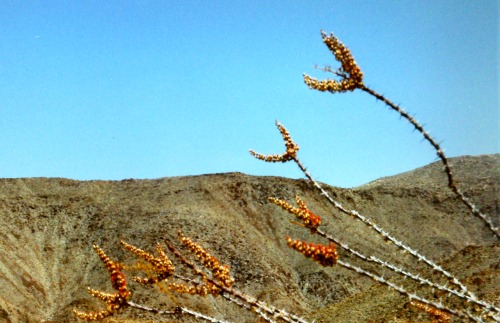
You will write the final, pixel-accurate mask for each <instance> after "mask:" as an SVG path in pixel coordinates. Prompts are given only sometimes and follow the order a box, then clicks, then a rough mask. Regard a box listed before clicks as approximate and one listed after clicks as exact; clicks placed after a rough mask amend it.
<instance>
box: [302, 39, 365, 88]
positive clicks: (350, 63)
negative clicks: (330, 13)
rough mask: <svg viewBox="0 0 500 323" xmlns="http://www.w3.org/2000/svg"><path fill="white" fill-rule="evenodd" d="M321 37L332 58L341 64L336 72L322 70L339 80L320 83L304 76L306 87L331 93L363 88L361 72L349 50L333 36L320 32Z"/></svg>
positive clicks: (326, 69) (328, 69)
mask: <svg viewBox="0 0 500 323" xmlns="http://www.w3.org/2000/svg"><path fill="white" fill-rule="evenodd" d="M321 37H322V38H323V42H324V43H325V45H326V46H327V47H328V49H329V50H330V51H331V52H332V54H333V56H335V59H336V60H337V61H338V62H340V64H341V67H340V68H338V69H337V70H332V69H331V68H330V67H326V68H323V70H324V71H326V72H331V73H333V74H335V75H337V76H339V77H340V80H339V81H337V80H331V79H327V80H321V81H320V80H318V79H316V78H313V77H311V76H309V75H307V74H304V82H305V83H306V84H307V86H308V87H309V88H310V89H314V90H318V91H321V92H325V91H328V92H332V93H335V92H346V91H354V90H355V89H359V88H363V87H364V85H363V72H362V71H361V69H360V68H359V66H358V64H357V63H356V61H355V60H354V57H353V56H352V54H351V51H350V50H349V48H348V47H347V46H345V45H344V44H342V42H340V41H339V39H338V38H337V37H335V36H334V35H333V34H330V35H327V34H326V33H325V32H324V31H321Z"/></svg>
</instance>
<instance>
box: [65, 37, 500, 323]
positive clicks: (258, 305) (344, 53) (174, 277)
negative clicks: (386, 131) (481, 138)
mask: <svg viewBox="0 0 500 323" xmlns="http://www.w3.org/2000/svg"><path fill="white" fill-rule="evenodd" d="M322 38H323V42H324V43H325V44H326V45H327V47H328V48H329V50H330V51H331V52H332V53H333V55H334V57H335V59H336V60H337V61H338V62H340V64H341V67H340V68H339V69H337V70H333V69H331V68H323V70H325V71H327V72H331V73H333V74H334V75H336V76H337V77H338V78H339V80H330V79H328V80H323V81H319V80H317V79H315V78H312V77H310V76H308V75H304V81H305V83H306V84H307V85H308V86H309V87H310V88H311V89H315V90H319V91H323V92H324V91H328V92H331V93H337V92H346V91H354V90H356V89H359V90H362V91H364V92H366V93H369V94H370V95H373V96H374V97H376V98H377V99H379V100H381V101H383V102H384V103H385V104H386V105H388V106H389V107H390V108H391V109H393V110H395V111H397V112H398V113H399V114H400V115H401V116H402V117H403V118H405V119H406V120H408V121H409V122H410V123H411V124H412V125H413V126H414V127H415V128H416V129H417V130H418V131H419V132H420V133H421V134H422V135H423V137H424V138H425V140H427V141H428V142H429V143H430V144H431V145H432V146H433V147H434V148H435V149H436V153H437V155H438V157H439V158H440V159H441V161H442V163H443V164H444V169H445V173H446V175H447V178H448V187H449V188H450V189H451V190H452V191H453V192H454V194H455V195H456V196H457V198H458V199H459V200H460V201H461V202H462V203H464V204H465V205H467V207H468V208H469V209H470V211H471V213H472V214H473V215H476V216H478V217H479V219H481V221H483V223H485V224H486V225H487V227H488V228H489V230H490V231H491V232H492V234H493V235H494V236H495V237H496V238H498V237H499V232H498V228H497V227H496V226H495V225H494V223H493V221H492V219H491V218H490V217H489V216H487V215H486V214H484V213H483V212H481V211H480V210H479V209H478V208H477V207H476V206H475V205H474V204H473V203H472V202H471V201H470V200H469V199H468V198H466V197H465V195H464V194H463V193H462V191H461V189H459V188H458V185H457V183H456V181H455V179H454V176H453V174H452V171H451V167H450V165H449V162H448V159H447V157H446V156H445V155H444V153H443V150H442V149H441V147H440V146H439V144H438V143H437V142H436V141H435V140H434V139H433V138H432V137H431V136H430V135H429V133H428V132H427V131H426V130H425V129H424V128H423V127H422V126H421V125H420V124H419V123H418V122H417V121H416V120H415V119H414V118H413V117H411V115H409V114H408V113H407V112H405V111H404V110H403V109H402V108H400V107H399V106H397V105H395V104H393V103H392V102H391V101H390V100H388V99H387V98H385V97H384V96H382V95H380V94H378V93H377V92H375V91H373V90H371V89H369V88H367V87H366V86H365V85H364V83H363V72H362V71H361V69H360V67H359V66H358V64H357V63H356V61H355V60H354V58H353V55H352V54H351V52H350V50H349V49H348V48H347V47H346V46H345V45H343V44H342V43H341V42H340V41H339V40H338V39H337V38H336V37H335V36H333V35H327V34H325V33H323V32H322ZM276 125H277V127H278V130H279V132H280V133H281V135H282V137H283V140H284V143H285V147H286V149H285V151H284V152H283V153H281V154H274V155H265V154H260V153H256V152H254V151H253V150H251V151H250V153H251V154H252V155H253V156H254V157H256V158H257V159H260V160H263V161H265V162H274V163H275V162H294V163H295V164H297V166H298V167H299V168H300V169H301V171H302V172H303V173H304V175H305V176H306V177H307V178H308V179H309V180H310V181H311V183H313V185H314V187H315V188H316V189H317V190H318V193H319V194H320V195H321V196H322V197H324V198H325V199H326V201H328V203H330V204H331V205H332V207H333V208H334V209H336V210H339V211H340V212H342V213H344V214H346V215H348V216H349V218H350V219H355V220H357V221H360V222H362V223H363V224H365V225H366V226H367V227H368V228H369V229H370V230H371V231H373V232H374V233H375V234H376V235H377V236H379V237H380V238H381V239H380V241H381V243H384V244H385V243H386V242H387V241H389V242H391V243H392V244H393V245H394V246H395V247H397V248H399V249H401V250H403V251H404V252H405V253H406V254H409V255H410V256H411V257H414V263H424V264H425V265H426V266H428V267H429V269H430V270H431V271H432V272H434V273H438V274H439V275H440V276H441V278H440V279H436V278H435V277H434V276H433V278H430V277H424V276H422V275H421V274H420V273H419V272H418V271H415V268H411V267H410V268H407V267H404V266H403V265H402V263H403V262H394V261H390V260H388V259H383V257H378V256H374V255H370V254H366V253H365V252H363V251H362V250H359V249H358V248H357V247H355V246H354V247H353V246H349V245H348V244H347V243H345V242H344V241H343V240H342V239H341V238H338V237H337V236H336V235H335V234H333V233H331V232H327V230H328V229H324V228H323V226H324V225H323V224H322V223H323V221H322V218H321V216H320V215H318V214H315V213H313V212H312V211H311V210H310V209H309V208H308V206H307V205H306V202H305V201H303V200H302V199H301V198H300V197H299V196H298V195H296V196H295V203H296V206H294V205H292V204H291V203H290V202H288V201H286V200H285V199H280V198H277V197H269V202H270V203H274V204H276V205H277V206H279V207H280V208H282V209H283V210H285V211H287V212H288V213H290V214H292V215H294V216H295V217H296V219H297V220H298V223H297V224H299V225H300V226H302V227H305V228H307V229H308V230H309V231H310V232H311V234H312V235H318V236H320V237H322V238H323V239H325V241H326V243H325V244H321V243H320V244H318V243H309V242H305V241H301V240H296V239H293V238H291V237H287V238H286V240H287V244H288V246H289V247H290V248H292V249H294V250H296V251H298V252H300V253H302V254H303V255H304V256H305V257H307V258H310V259H312V260H313V261H315V262H317V263H318V264H319V265H320V266H323V267H335V266H341V267H343V268H347V269H348V270H352V271H354V272H356V273H358V274H360V275H363V276H367V277H369V278H370V279H372V280H374V281H375V282H377V283H380V284H384V285H386V286H388V287H389V288H390V289H393V290H395V291H397V292H399V293H401V294H403V295H405V296H407V297H408V298H409V304H410V305H411V306H413V307H414V308H417V309H419V310H422V311H423V312H425V313H427V314H428V315H429V316H430V317H432V318H433V320H435V321H436V322H449V321H450V320H451V318H452V317H457V318H458V319H460V320H469V321H474V322H484V321H495V322H500V308H499V307H498V306H496V305H495V304H493V303H491V302H488V301H486V300H482V299H479V298H478V297H477V296H476V295H475V294H474V293H473V292H472V291H471V290H470V289H469V288H468V287H467V285H466V284H465V283H463V282H461V281H460V280H459V279H458V278H457V277H456V275H454V274H453V273H452V272H450V271H449V270H448V269H446V268H443V267H442V266H440V265H439V264H437V262H436V261H434V260H433V259H431V258H429V257H428V256H425V255H423V254H422V253H420V252H419V251H417V250H416V249H415V248H413V247H411V246H409V245H408V244H407V243H405V242H404V241H402V240H401V239H399V238H398V237H397V235H395V234H392V233H390V232H388V231H387V230H385V229H384V228H382V227H380V226H379V225H378V224H376V223H375V222H374V221H373V220H371V219H370V218H369V217H368V216H366V215H363V214H361V213H360V212H358V211H356V210H353V209H349V208H347V207H344V206H343V205H342V204H341V203H340V202H338V201H337V200H335V199H334V198H333V197H331V196H330V195H329V193H328V192H327V191H326V190H324V189H323V188H322V187H321V185H320V184H319V183H318V182H317V181H316V180H315V179H314V178H313V177H312V176H311V174H310V173H309V172H308V171H307V170H306V168H305V167H304V165H303V164H302V163H301V161H300V160H299V158H298V151H299V145H298V144H297V143H295V142H294V141H293V140H292V137H291V135H290V133H289V132H288V131H287V129H286V128H285V127H284V126H283V125H282V124H280V123H279V122H276ZM328 231H331V230H328ZM178 236H179V241H180V243H181V245H182V246H184V249H185V251H186V252H184V253H183V252H181V251H180V248H178V247H177V246H176V245H174V243H172V242H171V241H168V240H165V241H164V243H165V245H166V247H167V248H168V250H169V252H170V253H171V254H172V255H173V256H174V257H175V258H176V259H177V262H178V263H179V265H178V266H175V265H174V264H173V262H172V261H171V260H170V258H169V256H168V255H167V253H166V252H165V251H164V249H163V247H162V245H161V244H158V245H157V250H156V255H154V254H152V253H149V252H147V251H144V250H142V249H139V248H137V247H135V246H132V245H130V244H128V243H126V242H124V241H122V245H123V247H124V248H125V249H126V250H128V251H130V252H131V253H133V254H134V255H135V256H136V257H138V258H140V259H142V260H143V261H145V262H146V263H147V264H148V265H143V267H141V268H140V269H142V270H143V271H144V272H145V273H146V277H133V278H132V280H133V281H135V282H136V283H138V284H141V285H153V284H160V283H164V282H168V283H167V285H166V286H167V287H166V288H168V289H169V290H172V291H175V292H178V293H186V294H191V295H198V296H208V295H211V296H213V297H223V298H224V299H226V300H227V301H229V302H232V303H234V304H237V305H238V306H240V307H242V308H243V309H245V310H249V311H252V312H255V313H256V314H257V315H258V316H260V318H262V319H263V320H265V321H267V322H278V321H283V322H306V320H305V319H303V318H301V317H299V316H296V315H293V314H291V313H289V312H287V311H284V310H281V309H277V308H275V307H273V306H271V305H268V304H266V303H264V302H262V301H259V300H258V299H256V298H254V297H252V296H250V295H247V294H245V293H243V292H241V291H239V290H238V289H236V288H235V287H234V285H235V283H236V282H235V281H234V279H233V278H232V276H231V271H230V269H229V267H228V266H227V265H223V264H221V263H220V262H219V260H218V259H217V258H216V257H215V256H213V255H212V254H211V253H209V251H207V250H206V249H205V248H203V247H202V246H201V245H200V244H198V243H196V242H194V241H192V240H191V239H190V238H188V237H186V236H184V235H183V234H182V233H181V232H179V233H178ZM94 249H95V250H96V252H97V254H98V256H99V257H100V259H101V260H102V262H103V263H104V264H105V266H106V268H107V269H108V271H109V273H110V279H111V283H112V287H113V289H114V290H115V291H116V292H114V293H105V292H101V291H97V290H94V289H90V288H89V293H90V294H91V295H92V296H94V297H96V298H97V299H99V300H101V301H102V302H104V303H105V304H106V305H105V308H104V309H102V310H97V311H91V312H82V311H79V310H76V309H75V310H74V313H75V315H76V316H77V317H78V318H80V319H82V320H86V321H93V320H101V319H104V318H106V317H109V316H112V315H115V314H116V313H118V312H120V311H122V310H124V309H126V308H133V309H137V310H142V311H147V312H151V313H154V314H158V315H165V316H167V317H178V316H192V317H195V318H197V319H200V320H206V321H209V322H223V321H221V320H217V319H215V318H213V317H210V316H207V315H205V314H203V313H199V312H197V311H194V310H192V309H189V308H187V307H181V306H177V307H174V308H171V309H158V308H151V307H148V306H145V305H141V304H137V303H135V302H133V301H132V300H131V299H132V296H133V292H132V291H131V290H130V289H129V288H128V287H127V279H128V277H127V276H126V274H125V273H124V272H125V270H126V268H125V267H124V265H122V264H120V263H118V262H115V261H113V260H111V259H110V258H109V257H108V256H107V255H106V254H105V253H104V251H103V250H102V249H101V248H100V247H98V246H94ZM185 254H188V255H189V254H192V255H194V258H195V259H196V260H197V262H198V263H199V264H201V265H202V266H199V265H197V264H195V262H193V261H192V260H191V259H190V258H189V256H186V255H185ZM401 257H403V256H401ZM412 259H413V258H412ZM355 261H356V262H355ZM360 264H361V265H360ZM377 269H383V270H388V271H390V272H393V273H395V274H397V275H401V276H402V277H404V278H408V279H407V280H406V281H414V282H416V285H417V286H423V287H427V288H428V289H431V290H438V291H440V292H442V293H443V294H444V295H446V296H444V297H441V298H440V299H439V300H435V299H433V298H429V297H427V296H426V294H425V293H421V290H420V287H419V288H415V284H413V285H412V284H411V283H406V284H401V283H395V282H394V281H393V280H392V279H389V278H386V277H384V276H383V275H380V274H379V273H378V270H377ZM332 270H335V269H333V268H332ZM443 280H444V281H446V283H442V281H443ZM162 286H165V285H162ZM164 288H165V287H164ZM452 300H454V301H452ZM457 300H458V301H457ZM457 304H460V305H457Z"/></svg>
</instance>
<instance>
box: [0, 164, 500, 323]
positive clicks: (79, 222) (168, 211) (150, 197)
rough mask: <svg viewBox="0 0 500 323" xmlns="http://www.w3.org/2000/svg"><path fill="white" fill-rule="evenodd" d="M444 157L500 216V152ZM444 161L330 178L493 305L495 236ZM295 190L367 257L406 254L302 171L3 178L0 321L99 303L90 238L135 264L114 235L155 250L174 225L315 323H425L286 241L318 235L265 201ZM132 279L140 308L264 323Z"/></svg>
mask: <svg viewBox="0 0 500 323" xmlns="http://www.w3.org/2000/svg"><path fill="white" fill-rule="evenodd" d="M451 163H452V167H453V169H454V173H455V176H456V178H457V180H458V181H459V184H460V187H461V188H462V189H463V190H464V191H465V192H467V195H468V196H470V197H471V198H472V199H473V200H474V201H475V202H476V204H477V205H478V206H479V207H480V208H481V209H482V210H483V211H484V212H486V213H487V214H489V215H491V216H492V217H493V218H494V221H495V223H496V224H497V225H498V224H500V212H499V210H500V204H499V186H500V167H499V165H500V164H499V163H500V155H484V156H479V157H468V156H464V157H459V158H454V159H452V160H451ZM441 169H442V166H441V164H439V163H433V164H430V165H428V166H426V167H422V168H419V169H416V170H414V171H411V172H408V173H404V174H400V175H397V176H392V177H387V178H382V179H379V180H376V181H374V182H371V183H368V184H366V185H363V186H360V187H357V188H352V189H340V188H336V187H328V186H326V187H327V190H328V191H329V192H330V194H331V195H332V196H333V197H335V198H336V199H338V201H340V202H341V203H342V204H343V205H344V206H346V207H349V208H352V209H356V210H358V211H359V212H360V213H362V214H364V215H366V216H369V217H371V218H372V219H373V220H374V221H375V222H376V223H378V224H379V225H380V226H381V227H384V228H385V229H386V230H387V231H389V232H391V233H392V234H393V235H394V236H396V237H398V238H399V239H401V240H403V241H406V242H407V243H408V244H409V245H410V246H413V247H414V248H415V249H418V250H420V251H421V252H422V253H423V254H425V255H427V256H428V257H429V258H432V259H434V260H436V261H438V262H439V263H440V264H442V265H443V266H444V267H445V268H447V269H448V270H449V271H451V272H452V273H454V274H456V275H457V276H458V277H459V278H461V279H462V280H463V281H464V282H465V283H466V284H467V285H468V286H469V287H470V288H471V290H473V291H475V292H476V294H477V295H478V296H479V297H481V298H484V299H487V300H490V301H492V302H495V303H496V305H497V306H500V244H499V243H498V241H495V239H494V238H493V237H492V235H491V232H490V231H489V230H487V229H486V228H485V226H484V225H483V224H482V222H480V221H479V220H478V219H477V218H474V217H472V216H471V215H470V214H469V212H468V211H467V209H466V207H465V206H464V205H463V204H461V203H460V202H458V201H457V200H456V198H455V197H454V195H453V194H452V193H451V192H450V191H449V190H448V189H447V187H446V178H445V175H444V174H443V173H442V172H441ZM295 193H298V194H299V195H300V196H301V197H302V199H303V200H305V201H306V202H307V204H308V206H309V208H310V209H311V210H312V211H314V212H315V213H317V214H319V215H321V216H322V217H323V220H324V221H323V222H324V225H323V228H324V230H325V231H327V232H329V233H330V234H331V235H333V236H336V237H339V238H340V239H342V240H343V241H345V242H346V243H348V244H349V245H352V246H356V247H357V248H359V249H361V250H363V251H364V252H366V253H368V254H374V255H379V256H380V257H385V259H393V260H398V259H401V261H402V262H403V263H410V264H411V263H414V261H413V260H412V259H411V258H410V257H408V256H407V255H403V254H402V253H401V252H400V251H397V250H395V249H393V246H391V245H389V244H387V243H384V242H381V239H380V238H379V237H378V236H376V235H374V234H373V233H372V232H371V231H370V230H368V229H367V228H366V227H365V226H364V225H362V224H361V223H358V222H357V221H355V220H354V219H351V218H348V217H347V216H345V215H343V214H340V213H339V212H337V211H335V210H332V209H331V207H330V206H329V205H328V204H327V203H326V202H325V201H324V200H322V198H321V197H320V196H319V194H318V193H317V192H316V191H315V190H314V188H313V187H312V186H311V185H310V183H308V181H306V180H302V179H299V180H293V179H287V178H279V177H255V176H248V175H245V174H241V173H228V174H211V175H200V176H188V177H172V178H161V179H155V180H134V179H130V180H122V181H74V180H69V179H61V178H23V179H0V233H1V237H2V238H1V239H0V322H74V321H76V319H75V318H74V316H73V314H72V312H71V310H72V309H73V308H79V309H82V310H85V309H89V308H92V309H96V308H98V307H99V306H102V305H100V304H99V303H98V302H96V301H95V300H93V299H92V298H91V297H90V296H89V295H88V293H87V292H86V289H87V287H88V286H90V287H93V288H97V289H101V290H107V291H112V288H111V285H110V282H109V275H108V273H107V271H106V270H105V268H104V266H103V265H102V263H101V262H100V260H99V258H98V257H97V256H96V255H95V253H94V251H93V249H92V244H93V243H96V244H98V245H100V246H101V247H102V248H103V249H104V250H105V251H106V252H107V253H108V255H109V256H110V257H111V258H113V259H117V260H120V261H123V262H125V263H126V264H127V265H128V266H129V268H133V266H134V264H135V261H136V259H135V258H134V257H133V256H132V255H131V254H130V253H128V252H126V251H124V250H123V249H122V248H121V246H120V243H119V241H120V239H123V240H125V241H127V242H129V243H131V244H134V245H136V246H139V247H142V248H144V249H147V250H153V249H154V246H155V243H156V242H161V241H162V239H163V238H164V237H167V238H169V239H170V240H172V241H176V236H177V230H182V232H183V233H184V234H185V235H187V236H189V237H191V238H192V239H193V240H196V241H198V242H199V243H201V244H202V245H203V246H205V247H207V248H208V249H209V250H211V251H212V252H213V254H215V255H216V256H217V257H218V259H219V260H220V261H222V262H224V263H227V264H229V265H230V267H231V270H232V273H233V275H234V277H235V279H236V283H235V287H236V288H238V289H240V290H241V291H243V292H245V293H248V294H251V295H253V296H255V297H257V298H258V299H260V300H262V301H266V302H268V303H271V304H273V305H275V306H277V307H280V308H283V309H286V310H287V311H290V312H292V313H295V314H297V315H301V316H303V317H305V318H307V319H309V320H310V321H313V320H316V322H368V321H370V322H384V321H393V322H410V321H412V322H415V321H422V322H425V321H429V317H427V316H426V315H425V314H423V313H422V312H419V311H418V310H415V309H413V308H410V307H409V306H408V304H407V301H408V300H407V299H405V298H404V297H402V296H400V295H399V294H398V293H396V292H394V291H388V290H387V288H386V287H384V286H380V285H378V284H375V283H374V282H373V281H372V280H370V279H368V278H365V277H361V276H359V275H358V274H356V273H354V272H351V271H348V270H346V269H344V268H338V267H332V268H323V267H320V266H318V265H316V264H315V263H313V262H312V261H310V260H308V259H306V258H304V257H303V256H302V255H300V254H298V253H296V252H294V251H293V250H291V249H289V248H288V247H287V245H286V241H285V237H286V236H287V235H290V236H291V237H293V238H300V239H303V240H307V241H318V242H321V241H322V240H318V239H317V238H316V237H314V236H311V235H310V233H309V232H308V231H307V230H306V229H305V228H301V227H299V226H297V225H294V223H292V221H293V220H294V219H293V218H292V217H291V216H290V215H288V214H287V213H285V212H284V211H282V210H281V209H279V208H278V207H277V206H275V205H274V204H271V203H269V202H268V200H267V198H268V197H269V196H274V197H279V198H282V199H287V200H288V201H290V202H293V201H294V200H293V199H294V194H295ZM323 242H324V241H323ZM340 256H341V257H344V256H345V257H346V258H347V259H350V258H349V257H350V256H349V255H343V254H342V253H341V254H340ZM350 261H352V262H354V263H355V262H356V260H354V259H350ZM358 264H359V265H362V264H363V263H359V262H358ZM415 268H417V270H418V271H421V272H422V273H423V274H425V271H426V270H425V269H423V267H419V265H418V264H417V265H416V267H415ZM381 273H382V272H381ZM382 274H383V273H382ZM387 277H390V274H387ZM396 280H397V279H396ZM131 288H132V289H133V290H134V296H133V297H134V298H133V299H134V300H135V301H136V302H137V303H142V304H146V305H150V306H156V307H160V308H164V309H168V308H172V307H174V306H176V305H178V304H183V305H184V306H189V307H191V308H194V309H196V310H198V311H200V312H202V313H205V314H208V315H211V316H213V317H216V318H219V319H224V320H227V321H232V322H258V321H259V320H258V318H257V317H256V316H255V315H254V314H253V313H251V312H247V311H245V310H243V309H241V308H239V307H237V306H236V305H234V304H229V303H227V302H225V301H224V300H223V299H220V298H211V297H206V298H201V297H191V296H182V295H181V296H180V295H178V294H174V293H172V292H168V291H167V292H161V291H159V290H158V289H157V288H149V289H148V288H146V289H145V288H143V287H140V286H137V285H134V283H133V282H132V283H131ZM436 297H440V295H437V296H436ZM125 318H127V319H125ZM169 320H170V321H174V320H176V321H182V318H180V319H179V318H173V317H163V318H160V317H155V316H150V315H145V314H144V313H141V312H137V311H131V310H126V311H125V312H123V313H122V314H120V315H119V316H116V317H115V318H113V319H111V320H109V322H151V321H158V322H159V321H163V322H166V321H169ZM186 321H189V320H186Z"/></svg>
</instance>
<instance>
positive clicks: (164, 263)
mask: <svg viewBox="0 0 500 323" xmlns="http://www.w3.org/2000/svg"><path fill="white" fill-rule="evenodd" d="M121 244H122V245H123V247H124V248H125V249H127V250H128V251H130V252H132V253H134V254H135V255H136V256H138V257H140V258H142V259H144V260H146V261H147V262H149V263H150V264H151V265H152V266H153V269H154V271H155V272H156V273H157V276H155V277H148V278H141V277H134V281H136V282H138V283H140V284H144V285H148V284H155V283H158V282H160V281H162V280H164V279H167V278H168V277H170V276H172V275H173V274H174V271H175V267H174V265H173V264H172V262H171V261H170V259H168V257H167V255H166V254H165V252H164V251H163V249H162V248H161V245H160V244H159V243H158V244H157V245H156V251H157V253H158V257H155V256H154V255H152V254H150V253H148V252H146V251H144V250H142V249H139V248H137V247H134V246H133V245H130V244H128V243H126V242H125V241H123V240H122V241H121Z"/></svg>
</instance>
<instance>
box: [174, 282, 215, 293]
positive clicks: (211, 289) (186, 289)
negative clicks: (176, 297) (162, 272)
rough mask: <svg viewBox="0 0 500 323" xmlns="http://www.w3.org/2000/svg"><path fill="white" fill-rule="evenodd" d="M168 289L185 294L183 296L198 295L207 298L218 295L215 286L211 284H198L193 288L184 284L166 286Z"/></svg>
mask: <svg viewBox="0 0 500 323" xmlns="http://www.w3.org/2000/svg"><path fill="white" fill-rule="evenodd" d="M168 287H169V288H170V289H171V290H173V291H176V292H178V293H185V294H190V295H200V296H207V295H209V294H210V295H214V296H217V295H219V294H220V290H219V288H218V287H217V286H215V285H214V284H211V283H208V282H207V283H203V284H198V285H194V286H188V285H185V284H175V283H172V284H168Z"/></svg>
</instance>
